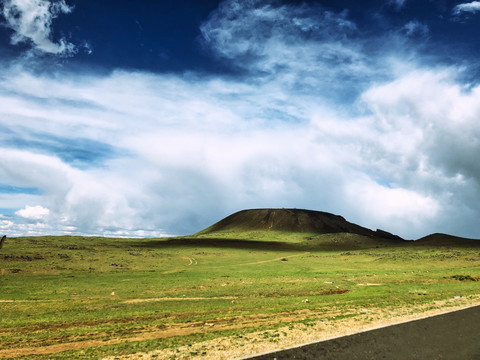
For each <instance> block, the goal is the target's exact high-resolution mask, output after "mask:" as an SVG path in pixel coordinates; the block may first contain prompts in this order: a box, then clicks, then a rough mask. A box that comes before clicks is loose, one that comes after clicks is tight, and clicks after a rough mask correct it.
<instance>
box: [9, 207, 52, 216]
mask: <svg viewBox="0 0 480 360" xmlns="http://www.w3.org/2000/svg"><path fill="white" fill-rule="evenodd" d="M49 214H50V210H48V209H47V208H44V207H43V206H40V205H36V206H29V205H27V206H25V208H24V209H20V210H18V211H16V212H15V215H18V216H21V217H23V218H25V219H30V220H44V219H46V218H47V217H48V215H49Z"/></svg>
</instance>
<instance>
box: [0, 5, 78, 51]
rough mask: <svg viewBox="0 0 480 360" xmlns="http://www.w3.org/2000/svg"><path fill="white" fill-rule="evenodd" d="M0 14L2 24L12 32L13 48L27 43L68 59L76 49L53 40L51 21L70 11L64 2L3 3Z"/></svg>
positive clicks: (65, 42) (61, 40) (67, 43)
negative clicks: (0, 15)
mask: <svg viewBox="0 0 480 360" xmlns="http://www.w3.org/2000/svg"><path fill="white" fill-rule="evenodd" d="M1 5H3V8H2V9H1V13H2V15H3V17H4V18H5V24H6V25H7V26H8V27H9V28H11V29H12V30H13V31H14V34H13V35H12V37H11V41H12V43H13V44H18V43H22V42H27V43H29V44H32V45H33V47H34V48H35V49H37V50H39V51H41V52H44V53H49V54H59V55H70V54H72V53H74V52H75V51H76V50H75V46H74V45H73V44H71V43H69V42H68V41H67V40H65V39H64V38H61V39H59V40H58V41H57V42H55V41H53V40H52V34H51V32H52V30H51V26H52V21H53V19H55V18H56V17H57V16H58V15H60V14H62V13H63V14H68V13H70V12H71V11H72V7H69V6H68V5H67V4H66V3H65V0H60V1H54V2H51V1H50V0H2V2H1Z"/></svg>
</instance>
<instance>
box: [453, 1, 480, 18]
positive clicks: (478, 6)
mask: <svg viewBox="0 0 480 360" xmlns="http://www.w3.org/2000/svg"><path fill="white" fill-rule="evenodd" d="M477 11H480V1H472V2H469V3H463V4H458V5H456V6H455V7H454V8H453V13H454V14H456V15H458V14H460V13H462V12H470V13H476V12H477Z"/></svg>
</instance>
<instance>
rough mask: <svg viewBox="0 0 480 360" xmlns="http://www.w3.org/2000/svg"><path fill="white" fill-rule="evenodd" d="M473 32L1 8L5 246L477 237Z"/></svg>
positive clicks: (401, 20) (95, 7) (247, 4)
mask: <svg viewBox="0 0 480 360" xmlns="http://www.w3.org/2000/svg"><path fill="white" fill-rule="evenodd" d="M479 33H480V2H479V1H472V2H468V1H467V2H466V1H449V0H375V1H374V0H371V1H368V0H367V1H356V0H325V1H315V0H306V1H282V0H279V1H274V0H272V1H263V0H241V1H240V0H225V1H213V0H211V1H210V0H205V1H197V0H178V1H174V2H173V1H161V0H159V1H149V0H139V1H126V0H118V1H114V2H113V1H109V0H108V1H107V0H81V1H80V0H57V1H50V0H0V232H1V233H4V234H6V235H7V236H30V235H47V234H48V235H69V234H70V235H100V236H132V237H159V236H166V235H186V234H192V233H195V232H197V231H200V230H202V229H203V228H205V227H207V226H209V225H211V224H213V223H215V222H216V221H219V220H220V219H222V218H223V217H225V216H227V215H229V214H231V213H233V212H236V211H239V210H242V209H249V208H272V207H273V208H304V209H311V210H319V211H326V212H331V213H334V214H338V215H342V216H344V217H345V218H346V219H347V220H348V221H350V222H354V223H357V224H359V225H362V226H365V227H368V228H371V229H377V228H380V229H384V230H387V231H390V232H393V233H396V234H398V235H400V236H402V237H404V238H406V239H417V238H420V237H422V236H425V235H428V234H430V233H435V232H442V233H449V234H453V235H457V236H464V237H472V238H480V227H479V219H480V161H479V160H478V156H479V154H480V60H479V59H480V40H478V34H479Z"/></svg>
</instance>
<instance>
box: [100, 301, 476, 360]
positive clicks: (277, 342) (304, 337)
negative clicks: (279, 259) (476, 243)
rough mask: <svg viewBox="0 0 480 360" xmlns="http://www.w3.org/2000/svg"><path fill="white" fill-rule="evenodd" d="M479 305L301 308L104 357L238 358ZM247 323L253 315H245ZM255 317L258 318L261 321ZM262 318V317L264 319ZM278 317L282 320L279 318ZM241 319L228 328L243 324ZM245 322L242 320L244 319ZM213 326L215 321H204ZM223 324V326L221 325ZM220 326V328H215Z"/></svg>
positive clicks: (123, 358) (459, 303) (442, 302)
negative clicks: (255, 327)
mask: <svg viewBox="0 0 480 360" xmlns="http://www.w3.org/2000/svg"><path fill="white" fill-rule="evenodd" d="M477 305H480V295H478V296H471V297H468V298H463V297H458V298H457V297H456V298H453V299H450V300H446V301H437V302H435V303H433V304H425V305H421V306H417V307H415V308H398V307H392V308H383V309H377V308H374V307H371V308H365V309H351V311H348V310H347V311H345V309H342V311H341V312H340V311H339V309H335V308H331V309H330V310H329V311H326V312H322V313H321V314H320V313H319V314H317V316H316V317H315V316H312V315H314V314H311V313H308V312H304V313H303V314H290V320H292V321H295V320H296V321H298V320H302V317H303V319H305V320H308V323H307V324H301V323H300V324H298V323H297V324H295V325H291V326H285V327H281V328H278V329H275V330H268V331H260V332H254V333H250V334H247V335H243V336H233V337H222V338H217V339H214V340H210V341H205V342H200V343H196V344H192V345H191V346H182V347H179V348H172V349H162V350H157V351H152V352H149V353H137V354H133V355H128V356H117V357H108V358H105V359H104V360H114V359H115V360H120V359H121V360H126V359H240V358H245V357H248V356H250V355H254V354H258V353H262V352H266V351H272V350H275V349H281V348H287V347H291V346H294V345H298V344H304V343H309V342H313V341H321V340H328V339H332V338H336V337H339V336H344V335H350V334H355V333H358V332H361V331H366V330H370V329H375V328H379V327H383V326H387V325H392V324H399V323H402V322H406V321H410V320H414V319H421V318H425V317H429V316H432V315H436V314H442V313H447V312H451V311H455V310H460V309H464V308H468V307H471V306H477ZM340 313H341V314H343V315H345V314H348V313H350V314H352V315H353V314H358V315H355V316H351V317H341V318H338V319H335V318H334V317H335V316H339V314H340ZM271 317H272V318H275V319H276V321H277V322H283V321H285V320H288V314H278V315H275V316H271ZM244 320H245V321H246V322H247V323H248V322H251V321H252V320H254V319H250V321H248V319H247V318H246V319H244ZM261 320H262V319H261V318H258V319H257V321H261ZM263 320H265V319H263ZM280 320H281V321H280ZM241 323H242V321H240V320H239V322H238V323H237V326H232V327H231V328H242V327H245V326H240V325H241ZM244 323H245V322H244ZM204 325H205V326H206V327H207V328H208V327H210V328H211V330H214V328H215V326H216V324H213V323H212V324H204ZM223 328H225V327H223ZM218 330H220V328H218Z"/></svg>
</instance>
